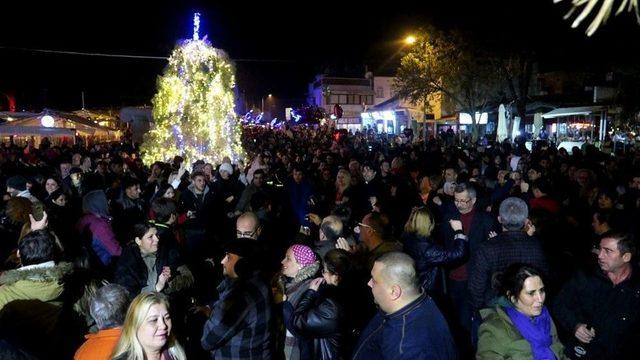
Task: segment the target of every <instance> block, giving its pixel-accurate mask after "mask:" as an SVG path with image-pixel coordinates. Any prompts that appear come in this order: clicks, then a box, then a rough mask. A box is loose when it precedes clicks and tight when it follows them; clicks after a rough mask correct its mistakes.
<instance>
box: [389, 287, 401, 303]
mask: <svg viewBox="0 0 640 360" xmlns="http://www.w3.org/2000/svg"><path fill="white" fill-rule="evenodd" d="M401 296H402V288H401V287H400V285H393V286H391V299H392V300H397V299H399V298H400V297H401Z"/></svg>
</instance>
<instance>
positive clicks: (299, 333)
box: [284, 286, 343, 360]
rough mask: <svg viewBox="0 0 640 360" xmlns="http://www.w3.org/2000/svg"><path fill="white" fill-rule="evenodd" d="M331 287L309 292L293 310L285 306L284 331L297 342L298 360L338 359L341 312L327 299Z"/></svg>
mask: <svg viewBox="0 0 640 360" xmlns="http://www.w3.org/2000/svg"><path fill="white" fill-rule="evenodd" d="M332 290H335V289H331V288H330V286H322V288H320V289H319V291H315V290H311V289H308V290H306V291H305V292H304V293H303V294H302V297H301V298H300V300H299V301H298V305H297V306H296V307H295V308H294V307H293V306H292V305H291V303H290V302H288V301H287V302H285V303H284V312H285V315H284V317H285V319H289V320H290V323H289V324H287V328H288V329H291V330H292V331H293V332H294V335H296V337H297V338H298V342H299V346H300V358H301V359H321V360H330V359H339V358H340V337H341V330H342V321H341V320H342V319H343V317H342V315H343V312H342V308H341V306H340V305H339V304H338V302H337V301H336V300H335V299H333V298H332V297H331V295H330V293H331V291H332Z"/></svg>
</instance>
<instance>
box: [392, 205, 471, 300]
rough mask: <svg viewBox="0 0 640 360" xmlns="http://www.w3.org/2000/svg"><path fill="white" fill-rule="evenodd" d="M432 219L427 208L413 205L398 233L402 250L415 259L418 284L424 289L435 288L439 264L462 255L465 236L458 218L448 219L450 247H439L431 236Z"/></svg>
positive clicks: (433, 289) (451, 260) (436, 286)
mask: <svg viewBox="0 0 640 360" xmlns="http://www.w3.org/2000/svg"><path fill="white" fill-rule="evenodd" d="M434 225H435V224H434V220H433V217H432V216H431V213H429V210H428V209H427V208H426V207H424V206H421V207H416V208H413V210H412V211H411V215H409V220H407V222H406V224H405V225H404V233H403V234H402V243H403V250H404V252H406V253H407V254H409V256H411V257H412V258H413V260H414V261H415V262H416V270H417V271H418V275H419V277H420V283H421V284H422V287H423V288H424V289H425V290H428V291H438V290H440V288H439V286H438V285H439V284H436V279H437V278H438V276H437V274H438V271H440V268H439V267H440V266H442V265H444V264H447V263H450V262H453V261H455V260H458V259H460V258H462V257H463V256H464V255H465V254H466V252H467V247H468V246H467V237H466V236H465V235H464V233H463V232H462V223H461V222H460V221H459V220H451V221H449V225H450V226H451V228H452V229H453V231H454V232H455V233H454V239H453V246H442V245H439V244H437V243H435V242H434V241H433V240H432V239H431V232H432V231H433V228H434Z"/></svg>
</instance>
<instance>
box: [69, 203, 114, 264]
mask: <svg viewBox="0 0 640 360" xmlns="http://www.w3.org/2000/svg"><path fill="white" fill-rule="evenodd" d="M76 232H77V233H78V234H79V235H80V236H81V238H82V239H86V240H87V241H88V242H89V243H90V246H91V250H92V251H93V253H94V254H95V256H96V257H97V258H98V260H99V261H100V263H101V265H102V266H108V265H109V264H111V260H112V259H113V257H114V256H120V254H121V253H122V247H121V246H120V243H119V242H118V240H116V235H115V234H114V233H113V229H112V228H111V223H110V222H109V219H106V218H104V217H100V216H97V215H95V214H85V215H84V216H82V217H81V218H80V221H78V224H77V225H76Z"/></svg>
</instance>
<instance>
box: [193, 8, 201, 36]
mask: <svg viewBox="0 0 640 360" xmlns="http://www.w3.org/2000/svg"><path fill="white" fill-rule="evenodd" d="M193 40H200V13H194V14H193Z"/></svg>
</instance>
